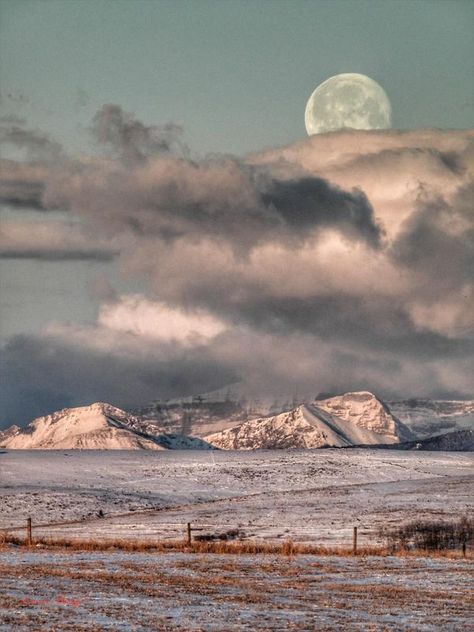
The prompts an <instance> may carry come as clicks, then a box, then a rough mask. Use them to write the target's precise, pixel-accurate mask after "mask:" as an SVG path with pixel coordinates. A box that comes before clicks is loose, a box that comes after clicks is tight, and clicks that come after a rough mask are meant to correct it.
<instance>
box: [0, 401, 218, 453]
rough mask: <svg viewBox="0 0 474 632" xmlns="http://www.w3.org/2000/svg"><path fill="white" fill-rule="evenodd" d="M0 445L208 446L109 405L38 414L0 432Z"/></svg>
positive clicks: (89, 447) (69, 447) (85, 447)
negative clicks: (165, 432) (19, 425)
mask: <svg viewBox="0 0 474 632" xmlns="http://www.w3.org/2000/svg"><path fill="white" fill-rule="evenodd" d="M0 447H3V448H8V449H26V450H32V449H42V450H50V449H51V450H54V449H67V450H73V449H82V450H99V449H100V450H167V449H181V450H183V449H209V448H210V446H209V444H207V443H206V442H205V441H202V440H200V439H196V438H194V437H182V436H180V435H176V434H162V433H160V432H159V430H157V428H156V425H153V424H151V423H149V422H146V421H143V420H142V419H140V418H139V417H137V416H135V415H130V414H129V413H126V412H125V411H123V410H120V409H119V408H115V407H114V406H111V405H110V404H104V403H99V402H98V403H95V404H92V405H91V406H83V407H80V408H65V409H64V410H61V411H58V412H56V413H53V414H51V415H46V416H45V417H38V419H35V420H34V421H32V422H31V423H30V424H29V425H28V426H26V428H18V427H17V426H12V427H11V428H8V429H7V430H5V431H3V432H0Z"/></svg>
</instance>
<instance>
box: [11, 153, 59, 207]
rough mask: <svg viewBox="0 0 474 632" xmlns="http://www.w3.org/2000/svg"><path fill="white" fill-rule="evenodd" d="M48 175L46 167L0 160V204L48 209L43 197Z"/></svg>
mask: <svg viewBox="0 0 474 632" xmlns="http://www.w3.org/2000/svg"><path fill="white" fill-rule="evenodd" d="M47 176H48V173H47V171H46V169H45V168H44V167H40V166H31V165H26V164H21V163H17V162H14V161H12V160H0V204H4V205H7V206H12V207H14V208H18V209H31V210H36V211H44V210H46V208H45V206H44V205H43V201H42V198H43V192H44V190H45V180H46V178H47Z"/></svg>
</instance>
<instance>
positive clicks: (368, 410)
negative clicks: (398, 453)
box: [206, 392, 413, 450]
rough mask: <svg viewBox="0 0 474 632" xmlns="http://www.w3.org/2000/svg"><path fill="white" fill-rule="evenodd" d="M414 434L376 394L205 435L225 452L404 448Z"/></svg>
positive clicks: (323, 403)
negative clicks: (402, 446) (367, 447)
mask: <svg viewBox="0 0 474 632" xmlns="http://www.w3.org/2000/svg"><path fill="white" fill-rule="evenodd" d="M408 438H409V439H411V438H413V437H412V434H411V432H410V431H409V429H408V428H406V427H405V426H403V424H401V423H400V422H399V421H398V420H397V419H395V418H394V417H393V415H391V413H390V411H388V409H387V408H386V406H385V405H384V404H383V403H382V402H381V401H380V400H378V399H377V398H376V397H375V395H372V394H371V393H367V392H361V393H347V394H346V395H344V396H342V397H335V398H329V399H326V400H322V401H316V402H314V403H312V404H303V405H301V406H298V407H296V408H295V409H294V410H292V411H290V412H287V413H281V414H279V415H275V416H272V417H266V418H261V419H255V420H252V421H248V422H246V423H243V424H240V425H238V426H235V427H233V428H229V429H227V430H224V431H222V432H218V433H214V434H210V435H207V436H206V440H207V441H209V443H212V445H215V446H216V447H218V448H221V449H224V450H254V449H275V448H322V447H350V446H354V445H378V444H390V443H399V442H400V441H402V440H407V439H408Z"/></svg>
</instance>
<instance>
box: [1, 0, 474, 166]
mask: <svg viewBox="0 0 474 632" xmlns="http://www.w3.org/2000/svg"><path fill="white" fill-rule="evenodd" d="M0 6H1V37H0V57H1V60H2V61H1V92H2V95H3V109H4V111H6V112H7V113H15V114H16V115H18V116H22V117H24V118H26V119H27V121H28V122H29V123H30V124H31V126H33V127H36V128H41V129H43V130H48V131H49V132H50V133H51V134H53V135H54V136H55V137H57V138H58V139H59V140H60V141H62V142H63V143H65V145H66V146H67V147H69V148H71V149H81V150H86V149H87V140H86V139H87V134H85V133H84V132H85V131H86V130H87V126H88V125H89V122H90V119H91V117H92V116H93V114H94V113H95V112H96V111H97V109H98V108H99V107H101V106H102V105H103V104H104V103H116V104H119V105H120V106H122V107H123V108H124V109H125V110H127V111H131V112H134V113H135V114H136V116H137V117H138V118H139V119H141V120H143V121H144V122H146V123H157V124H159V123H165V122H168V121H173V122H175V123H177V124H179V125H181V126H182V127H183V128H184V140H185V141H186V142H187V143H188V144H189V145H190V147H191V148H192V149H193V151H195V152H197V153H205V152H208V151H223V152H232V153H238V154H241V153H245V152H247V151H253V150H258V149H262V148H263V147H268V146H273V145H280V144H284V143H288V142H292V141H294V140H295V139H298V138H301V137H304V136H305V129H304V124H303V114H304V106H305V103H306V100H307V98H308V96H309V94H310V93H311V92H312V90H313V89H314V88H315V87H316V86H317V85H318V84H319V83H320V82H322V81H324V80H325V79H326V78H327V77H329V76H331V75H334V74H337V73H341V72H360V73H364V74H367V75H369V76H370V77H372V78H373V79H375V80H376V81H378V82H379V83H380V84H381V85H382V86H383V87H384V88H385V90H386V92H387V93H388V95H389V98H390V100H391V102H392V107H393V117H394V121H393V123H394V127H398V128H416V127H440V128H466V127H471V126H472V121H473V114H474V70H473V64H472V59H474V38H473V37H472V33H473V26H474V3H473V2H472V1H471V0H466V1H462V0H449V1H437V0H427V1H423V0H417V1H413V0H410V1H408V2H406V1H404V0H397V1H395V2H392V1H389V0H386V1H384V0H378V1H375V0H369V1H367V0H345V1H338V0H330V1H313V2H303V1H298V0H291V1H290V2H285V1H278V2H275V1H270V0H267V1H264V0H260V1H257V0H254V1H251V2H250V1H244V0H235V1H233V2H230V1H217V0H212V1H211V0H192V1H189V2H187V1H184V0H173V1H170V2H164V1H159V0H156V1H154V0H146V1H144V0H133V1H132V0H105V1H104V0H90V1H89V0H1V3H0ZM9 95H10V96H9Z"/></svg>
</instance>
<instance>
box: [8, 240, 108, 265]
mask: <svg viewBox="0 0 474 632" xmlns="http://www.w3.org/2000/svg"><path fill="white" fill-rule="evenodd" d="M0 239H1V236H0ZM115 256H116V254H115V253H113V252H106V251H103V250H94V249H83V250H74V249H60V248H58V249H56V250H54V249H52V248H48V249H39V248H36V249H35V248H24V249H23V250H15V249H13V248H12V249H8V250H7V249H4V250H3V249H2V246H1V244H0V259H34V260H37V261H51V262H54V261H57V262H61V261H111V260H112V259H114V258H115Z"/></svg>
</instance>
